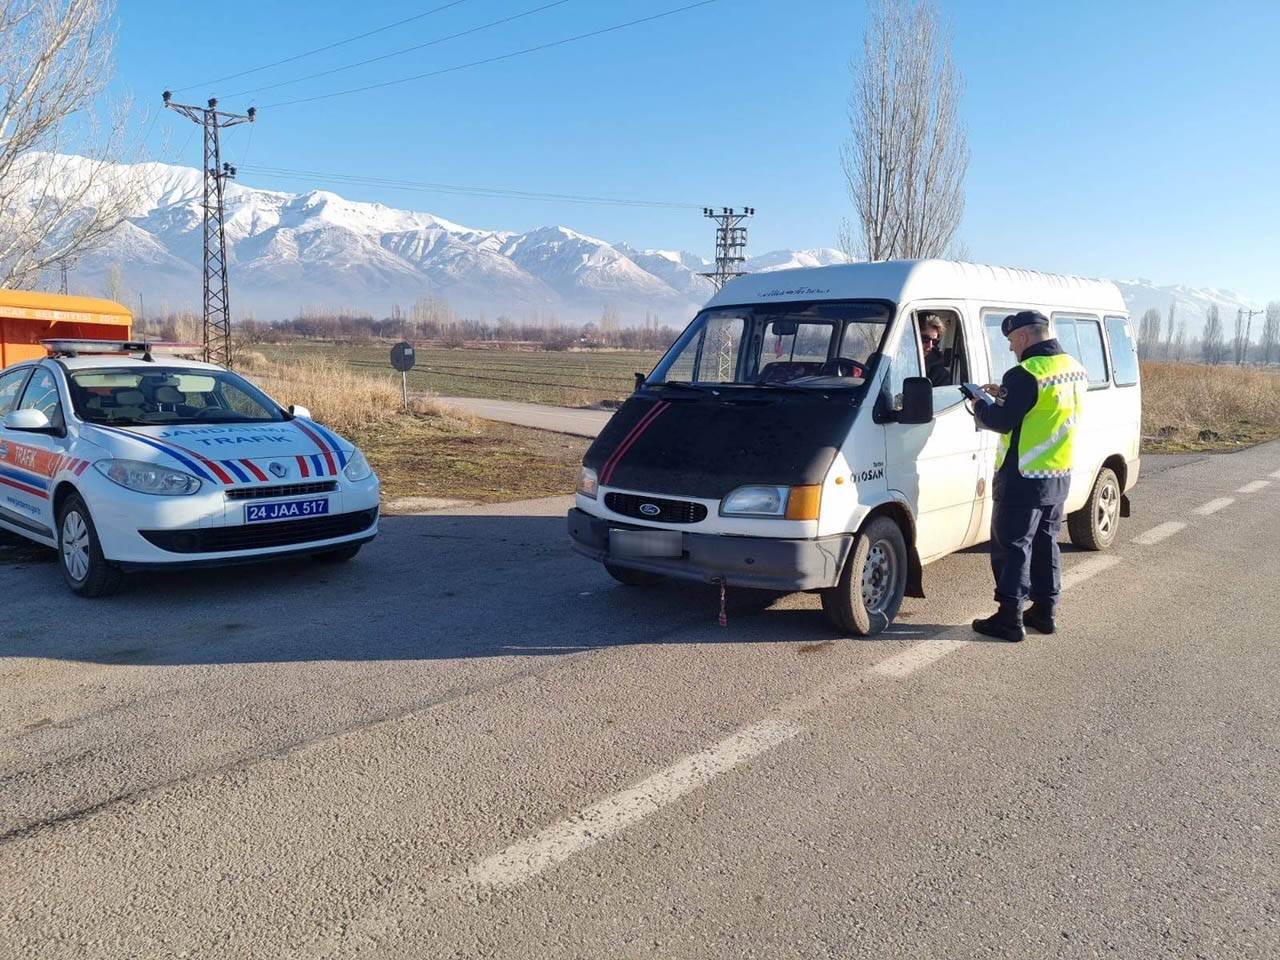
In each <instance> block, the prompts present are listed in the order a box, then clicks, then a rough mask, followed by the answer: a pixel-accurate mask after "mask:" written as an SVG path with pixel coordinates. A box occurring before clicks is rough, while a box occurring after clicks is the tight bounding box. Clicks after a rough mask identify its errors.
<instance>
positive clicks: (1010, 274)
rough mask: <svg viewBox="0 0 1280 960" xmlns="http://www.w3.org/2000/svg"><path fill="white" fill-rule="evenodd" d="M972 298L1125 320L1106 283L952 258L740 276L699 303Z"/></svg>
mask: <svg viewBox="0 0 1280 960" xmlns="http://www.w3.org/2000/svg"><path fill="white" fill-rule="evenodd" d="M854 298H856V299H867V300H889V301H892V302H893V303H896V304H898V303H907V302H910V301H912V300H923V299H930V300H932V299H946V300H977V301H984V302H988V303H991V304H993V305H997V306H1002V305H1006V304H1007V305H1017V306H1027V307H1050V308H1052V307H1075V308H1078V309H1088V310H1098V311H1106V312H1108V313H1113V314H1125V315H1126V316H1127V315H1128V312H1129V310H1128V307H1126V306H1125V302H1124V297H1123V296H1122V295H1121V293H1120V288H1119V287H1117V286H1116V285H1115V284H1114V283H1112V282H1111V281H1110V280H1090V279H1086V278H1084V277H1073V276H1068V275H1066V274H1057V273H1040V272H1038V271H1035V270H1019V269H1016V268H1013V267H993V266H987V265H985V264H980V263H959V262H956V261H953V260H885V261H882V262H880V263H845V264H837V265H835V266H830V267H801V268H797V269H794V270H775V271H770V272H768V273H748V274H745V275H743V276H741V277H738V278H737V279H735V280H733V281H731V282H729V283H728V284H726V285H725V286H724V288H723V289H722V290H721V291H720V292H719V293H717V294H716V295H715V296H714V297H712V298H711V300H710V301H708V303H707V306H709V307H710V306H728V305H732V304H741V303H755V302H758V301H760V300H769V301H773V300H777V301H789V300H790V301H802V300H828V299H831V300H845V299H854Z"/></svg>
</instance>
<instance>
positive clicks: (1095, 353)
mask: <svg viewBox="0 0 1280 960" xmlns="http://www.w3.org/2000/svg"><path fill="white" fill-rule="evenodd" d="M1053 331H1054V335H1055V336H1056V337H1057V338H1058V342H1059V343H1061V344H1062V349H1063V350H1066V351H1067V353H1069V354H1071V355H1072V356H1073V357H1075V358H1076V359H1077V360H1079V361H1080V365H1081V366H1082V367H1084V368H1085V370H1087V371H1088V372H1089V386H1091V387H1100V386H1104V385H1105V384H1106V383H1107V382H1108V381H1109V380H1110V379H1111V378H1110V376H1108V374H1107V352H1106V348H1105V347H1103V345H1102V325H1101V324H1100V323H1098V321H1097V320H1096V319H1094V318H1093V317H1063V316H1059V315H1057V314H1055V315H1054V317H1053Z"/></svg>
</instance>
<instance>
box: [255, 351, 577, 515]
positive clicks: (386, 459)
mask: <svg viewBox="0 0 1280 960" xmlns="http://www.w3.org/2000/svg"><path fill="white" fill-rule="evenodd" d="M237 370H239V371H240V372H241V373H243V374H245V375H246V376H248V377H249V378H250V379H252V380H253V381H254V382H255V383H257V384H258V385H259V386H261V387H262V388H263V389H264V390H266V391H267V392H268V393H269V394H271V396H273V397H274V398H275V399H276V400H278V401H279V402H280V403H283V404H291V403H296V404H300V405H302V406H304V407H306V408H307V409H309V410H310V411H311V413H312V415H313V416H314V417H315V418H316V419H317V420H320V421H321V422H322V423H324V424H326V425H327V426H329V427H332V428H333V429H334V430H337V431H338V432H339V433H340V434H342V435H343V436H344V437H347V438H348V439H349V440H351V441H352V442H354V443H356V444H358V445H359V447H360V449H361V450H363V451H364V453H365V456H367V457H368V458H369V462H370V463H371V464H373V468H374V469H375V470H376V471H377V472H378V478H379V479H380V480H381V481H382V490H383V497H384V498H385V499H387V500H397V499H401V498H404V497H434V498H445V499H458V500H469V501H474V502H479V503H497V502H501V501H504V500H520V499H524V498H527V497H543V496H550V495H552V494H557V493H570V492H572V491H573V488H574V486H575V485H576V483H577V480H578V465H579V464H580V463H581V462H582V455H583V454H584V453H585V452H586V449H587V446H588V444H589V441H587V440H586V439H584V438H582V437H571V436H566V435H562V434H556V433H545V432H544V431H541V430H529V429H526V428H524V427H515V426H509V425H507V424H501V423H491V422H488V421H484V420H477V419H475V418H473V417H471V416H469V415H468V414H466V413H463V412H461V411H459V410H457V409H455V408H452V407H449V406H448V405H446V404H442V403H440V401H438V400H434V399H413V400H411V401H410V407H409V410H407V411H406V410H404V409H403V398H402V394H401V389H400V384H399V381H398V378H397V379H396V381H394V382H393V381H391V380H389V379H385V378H381V377H374V376H370V375H368V374H366V373H363V372H361V371H360V370H359V369H358V368H352V367H351V366H349V365H347V364H344V363H342V362H341V361H339V360H336V359H334V358H333V357H328V356H323V355H317V354H314V353H312V354H311V355H307V354H306V353H303V354H302V355H301V356H299V357H297V358H296V359H292V360H275V361H273V360H269V359H267V358H266V357H265V356H264V355H262V354H260V353H246V354H242V355H241V357H240V359H239V360H238V362H237Z"/></svg>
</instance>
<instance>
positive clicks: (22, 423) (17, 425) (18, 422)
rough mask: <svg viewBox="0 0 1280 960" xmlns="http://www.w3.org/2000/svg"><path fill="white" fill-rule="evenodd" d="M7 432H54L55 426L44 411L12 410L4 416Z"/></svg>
mask: <svg viewBox="0 0 1280 960" xmlns="http://www.w3.org/2000/svg"><path fill="white" fill-rule="evenodd" d="M4 428H5V429H6V430H30V431H32V432H39V431H42V430H52V429H53V424H52V423H50V422H49V417H48V415H47V414H45V412H44V411H43V410H29V409H28V410H11V411H9V412H8V413H6V414H5V416H4Z"/></svg>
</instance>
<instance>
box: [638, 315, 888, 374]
mask: <svg viewBox="0 0 1280 960" xmlns="http://www.w3.org/2000/svg"><path fill="white" fill-rule="evenodd" d="M889 313H890V306H889V305H888V304H885V303H879V302H875V301H867V300H834V301H817V302H813V301H809V302H803V303H769V304H751V305H746V306H740V307H715V308H712V309H708V310H703V311H702V312H701V313H700V314H698V316H696V317H695V318H694V320H693V322H692V323H691V324H689V326H688V327H687V328H686V329H685V331H684V333H682V334H681V335H680V338H679V339H678V340H677V341H676V342H675V344H674V345H672V347H671V349H670V350H668V351H667V354H666V356H664V357H663V358H662V359H661V360H660V361H659V362H658V365H657V366H656V367H655V368H654V371H653V373H652V374H650V375H649V377H648V378H647V379H646V385H650V386H658V385H661V384H665V383H684V384H696V385H699V386H739V387H771V386H781V385H786V386H788V387H793V388H797V389H818V390H830V389H832V388H839V387H849V388H854V387H859V386H861V385H862V384H863V383H864V382H865V377H866V374H867V372H868V361H869V359H870V357H871V356H872V355H873V354H874V353H876V352H877V351H878V350H879V349H880V341H881V340H882V339H883V337H884V331H885V328H886V327H887V326H888V323H889Z"/></svg>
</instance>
